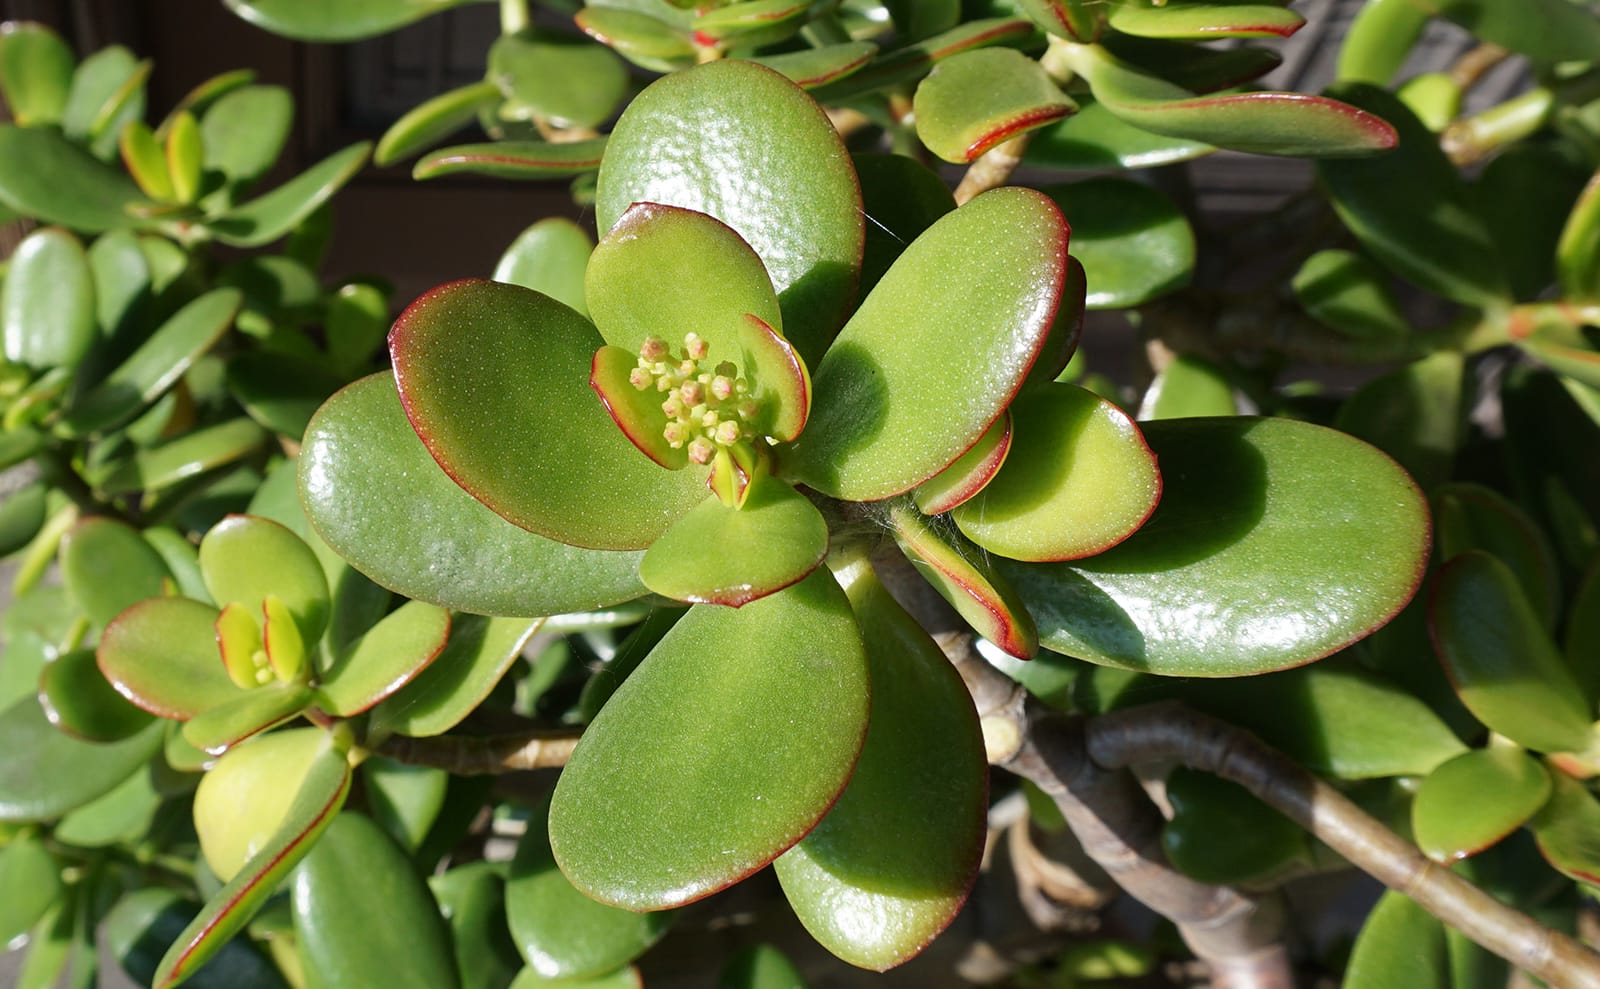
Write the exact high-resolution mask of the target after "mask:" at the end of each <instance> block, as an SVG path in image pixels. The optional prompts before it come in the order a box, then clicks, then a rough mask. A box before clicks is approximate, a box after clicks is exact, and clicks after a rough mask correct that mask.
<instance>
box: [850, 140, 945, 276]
mask: <svg viewBox="0 0 1600 989" xmlns="http://www.w3.org/2000/svg"><path fill="white" fill-rule="evenodd" d="M854 160H855V165H856V174H857V176H858V177H859V179H860V182H861V199H862V204H863V205H862V209H863V210H864V211H865V213H866V215H867V217H868V221H869V222H868V223H867V227H866V229H867V235H866V248H865V251H864V253H863V255H862V261H861V294H862V296H863V297H865V296H866V295H868V294H869V293H870V292H871V291H872V289H873V288H874V287H875V286H876V285H877V284H878V282H879V281H880V280H881V279H882V278H883V275H884V273H885V272H887V271H888V270H889V268H890V267H891V266H892V265H893V264H894V262H895V260H896V259H898V258H899V257H900V255H901V254H903V253H904V252H905V249H906V247H907V246H908V245H910V244H912V243H913V242H915V241H916V239H917V238H918V237H920V236H921V235H922V232H923V231H924V230H927V229H928V228H929V227H931V226H933V225H934V223H935V222H937V221H938V219H939V218H940V217H941V216H944V215H945V214H946V213H949V212H951V211H952V210H954V209H955V208H956V201H955V197H954V196H952V195H951V194H950V188H949V187H948V186H946V185H945V184H944V180H943V179H941V178H940V177H939V175H938V173H937V172H935V171H933V170H932V169H930V168H928V167H927V166H926V165H923V164H922V163H921V162H919V161H917V160H916V159H914V158H910V157H908V156H906V155H891V154H861V155H855V156H854Z"/></svg>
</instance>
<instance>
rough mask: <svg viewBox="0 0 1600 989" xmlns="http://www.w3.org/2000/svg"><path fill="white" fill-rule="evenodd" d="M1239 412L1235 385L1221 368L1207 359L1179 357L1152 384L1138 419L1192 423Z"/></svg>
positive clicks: (1182, 355) (1141, 406) (1147, 391)
mask: <svg viewBox="0 0 1600 989" xmlns="http://www.w3.org/2000/svg"><path fill="white" fill-rule="evenodd" d="M1238 411H1239V408H1238V404H1237V403H1236V402H1235V401H1234V397H1233V384H1232V383H1231V382H1230V381H1229V380H1228V377H1227V375H1226V374H1225V373H1223V371H1222V369H1221V368H1219V367H1217V366H1216V365H1215V364H1212V363H1211V362H1210V361H1207V360H1205V359H1204V358H1200V357H1193V356H1190V355H1188V354H1179V355H1178V356H1176V357H1174V358H1173V359H1172V361H1171V362H1170V363H1168V364H1167V366H1166V367H1164V368H1162V369H1161V373H1159V374H1157V375H1156V377H1155V380H1154V381H1152V382H1150V387H1149V388H1148V389H1147V390H1146V391H1145V393H1144V401H1143V402H1142V403H1141V404H1140V406H1139V416H1138V417H1139V418H1140V419H1142V420H1147V419H1191V418H1194V417H1196V416H1231V415H1234V414H1235V413H1237V412H1238Z"/></svg>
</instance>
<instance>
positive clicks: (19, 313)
mask: <svg viewBox="0 0 1600 989" xmlns="http://www.w3.org/2000/svg"><path fill="white" fill-rule="evenodd" d="M97 335H98V334H97V333H96V331H95V305H94V278H93V276H92V275H91V274H90V271H89V259H88V257H87V256H85V254H84V252H83V245H81V244H79V243H78V238H76V237H74V236H72V234H70V233H68V232H67V231H65V230H58V229H55V228H47V229H44V230H36V231H34V232H33V233H31V234H29V235H28V236H27V237H25V238H23V241H22V243H20V244H18V245H17V249H16V250H15V251H14V252H12V255H11V260H10V263H9V267H8V268H7V270H6V278H5V282H4V283H3V284H0V337H3V340H4V345H5V357H6V360H8V361H11V362H12V363H15V364H26V365H27V366H28V367H31V368H34V369H36V370H44V369H47V368H52V367H72V366H73V365H75V364H77V363H78V362H79V361H81V360H82V359H83V357H84V355H85V354H87V353H88V352H89V347H90V346H91V345H92V344H93V343H94V342H95V337H96V336H97Z"/></svg>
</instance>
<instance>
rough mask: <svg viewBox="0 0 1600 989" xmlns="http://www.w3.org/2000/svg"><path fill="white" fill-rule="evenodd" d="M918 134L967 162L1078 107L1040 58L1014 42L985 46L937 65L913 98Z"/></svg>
mask: <svg viewBox="0 0 1600 989" xmlns="http://www.w3.org/2000/svg"><path fill="white" fill-rule="evenodd" d="M912 109H913V114H914V118H915V120H916V125H917V136H918V137H919V138H921V139H922V143H923V144H925V145H927V147H928V150H929V151H932V152H933V153H934V154H936V155H938V156H939V157H940V158H943V159H944V160H945V161H949V162H956V163H965V162H969V161H972V160H973V159H974V158H977V157H978V156H980V155H982V154H983V153H984V152H985V151H988V150H989V149H990V148H992V147H994V146H995V145H997V144H1000V143H1001V142H1003V141H1007V140H1009V139H1011V138H1013V137H1016V136H1017V135H1018V134H1025V133H1027V132H1028V131H1031V130H1035V129H1037V128H1040V127H1044V126H1046V125H1047V124H1050V123H1053V122H1055V121H1057V120H1060V119H1061V118H1062V117H1065V116H1067V115H1068V114H1070V113H1072V112H1073V111H1074V110H1076V109H1077V104H1075V103H1073V101H1072V100H1070V99H1068V98H1067V97H1066V95H1065V94H1063V93H1062V92H1061V90H1060V89H1058V88H1056V84H1055V82H1054V81H1053V80H1051V78H1050V77H1049V76H1048V75H1046V74H1045V71H1044V69H1043V68H1041V67H1040V65H1039V63H1038V62H1036V61H1034V60H1033V59H1031V58H1029V57H1028V56H1026V55H1024V54H1022V53H1021V52H1019V51H1014V50H1012V49H1010V48H980V49H978V50H976V51H970V52H964V53H962V54H960V55H957V56H955V57H953V58H949V59H946V60H945V61H943V62H940V63H939V64H938V65H936V66H934V68H933V71H932V72H930V73H928V76H927V78H925V79H923V80H922V83H921V84H920V85H918V86H917V92H916V98H915V100H914V101H913V104H912Z"/></svg>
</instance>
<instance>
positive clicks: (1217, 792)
mask: <svg viewBox="0 0 1600 989" xmlns="http://www.w3.org/2000/svg"><path fill="white" fill-rule="evenodd" d="M1166 794H1167V801H1168V803H1170V804H1171V805H1172V818H1171V819H1170V820H1169V821H1167V823H1166V825H1165V826H1164V827H1163V828H1162V829H1161V848H1162V850H1163V851H1165V852H1166V853H1167V860H1168V861H1170V862H1171V863H1172V865H1173V866H1174V867H1175V868H1176V869H1178V871H1180V872H1182V873H1183V874H1184V875H1186V876H1188V877H1189V878H1191V879H1198V880H1199V881H1200V882H1203V883H1216V884H1219V885H1222V884H1234V883H1249V882H1252V881H1254V882H1270V881H1271V880H1272V879H1273V877H1274V876H1275V875H1276V876H1282V875H1284V874H1285V873H1286V872H1287V871H1288V870H1290V869H1293V868H1294V866H1296V865H1297V864H1302V863H1305V862H1307V860H1308V859H1309V858H1310V846H1309V842H1308V841H1307V840H1306V833H1305V832H1304V831H1302V830H1301V829H1300V826H1299V825H1298V824H1295V823H1294V822H1293V821H1290V820H1289V819H1288V818H1286V817H1284V816H1283V815H1282V814H1280V813H1278V812H1277V811H1276V810H1274V809H1273V808H1271V807H1268V806H1267V805H1266V804H1264V803H1262V802H1261V801H1260V800H1258V799H1257V798H1256V797H1255V796H1254V795H1253V794H1251V793H1250V792H1249V791H1248V790H1246V789H1245V788H1244V787H1242V786H1240V785H1239V784H1237V783H1234V782H1232V781H1230V780H1225V779H1223V778H1222V777H1220V776H1213V775H1212V774H1210V773H1206V772H1201V771H1199V770H1193V769H1188V768H1185V767H1179V768H1178V769H1175V770H1173V771H1172V772H1171V773H1170V774H1168V776H1167V780H1166Z"/></svg>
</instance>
